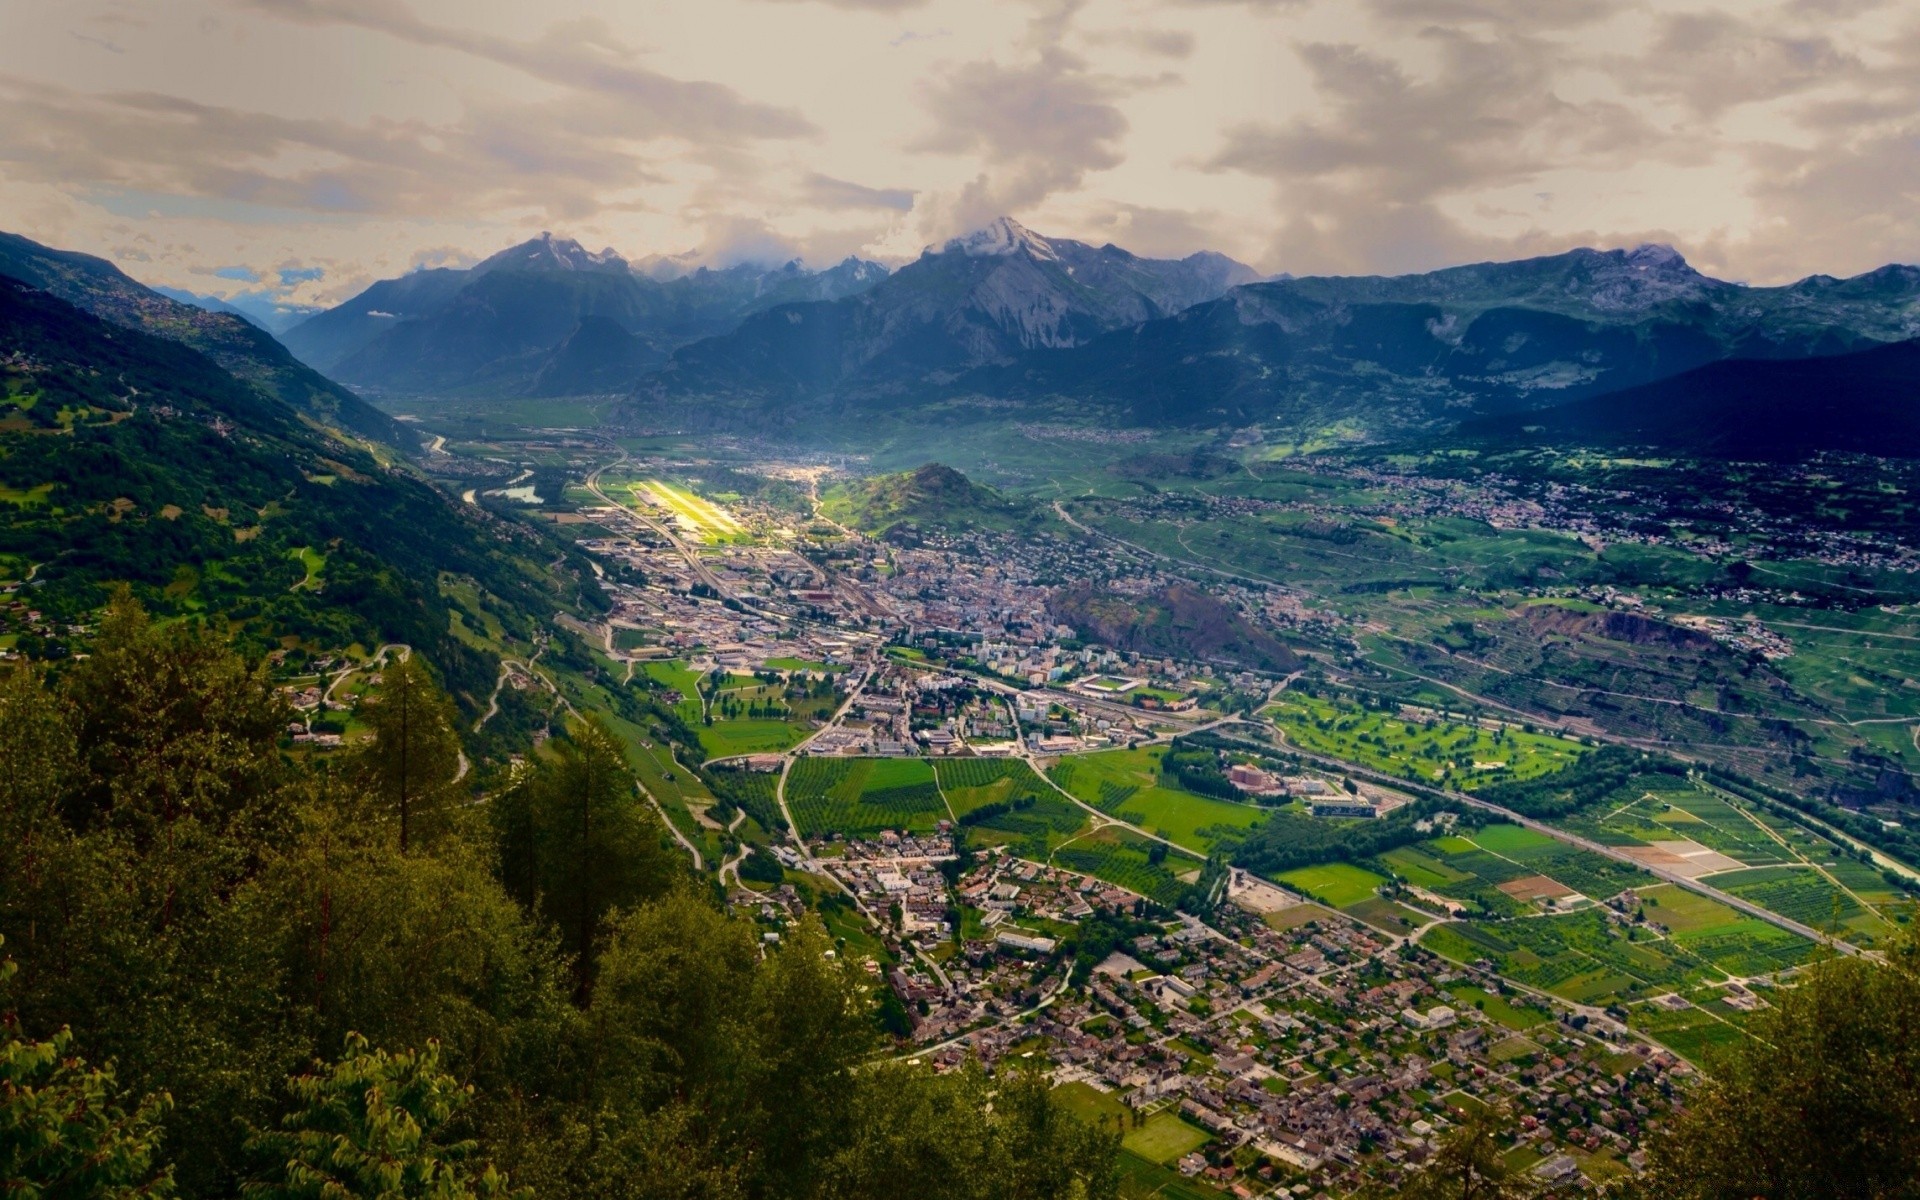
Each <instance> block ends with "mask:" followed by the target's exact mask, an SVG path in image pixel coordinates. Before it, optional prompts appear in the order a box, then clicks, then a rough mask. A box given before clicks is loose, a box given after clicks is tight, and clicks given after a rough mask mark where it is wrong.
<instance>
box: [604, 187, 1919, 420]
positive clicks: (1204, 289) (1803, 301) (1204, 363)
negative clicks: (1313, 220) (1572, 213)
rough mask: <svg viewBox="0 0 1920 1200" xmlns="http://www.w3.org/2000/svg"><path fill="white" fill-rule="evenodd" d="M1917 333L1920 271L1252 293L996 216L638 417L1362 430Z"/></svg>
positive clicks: (1626, 256)
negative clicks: (1776, 280)
mask: <svg viewBox="0 0 1920 1200" xmlns="http://www.w3.org/2000/svg"><path fill="white" fill-rule="evenodd" d="M1915 336H1920V268H1914V267H1907V266H1887V267H1883V268H1880V269H1879V270H1876V271H1872V272H1869V273H1867V274H1864V275H1860V276H1857V277H1854V278H1851V279H1844V280H1843V279H1834V278H1832V277H1828V276H1814V277H1812V278H1809V279H1804V280H1801V281H1799V282H1797V283H1794V284H1790V285H1786V286H1782V287H1747V286H1743V285H1739V284H1734V283H1727V282H1724V281H1721V280H1717V279H1712V278H1710V277H1708V276H1706V275H1703V274H1701V273H1700V272H1698V271H1696V270H1694V269H1693V268H1692V267H1691V266H1690V265H1689V264H1688V263H1687V262H1686V260H1685V259H1684V258H1682V257H1681V256H1680V255H1679V254H1678V253H1676V252H1675V251H1673V250H1672V249H1671V248H1669V247H1665V246H1656V245H1647V246H1640V247H1637V248H1635V249H1632V250H1586V249H1582V250H1574V251H1570V252H1567V253H1565V254H1558V255H1552V256H1547V257H1541V258H1534V259H1527V260H1522V261H1518V262H1504V263H1483V264H1476V265H1470V266H1462V267H1454V268H1449V269H1446V270H1440V271H1434V272H1429V273H1425V274H1419V275H1406V276H1395V277H1371V276H1362V277H1308V278H1279V279H1272V280H1259V279H1256V278H1254V277H1253V273H1252V272H1251V270H1250V269H1248V268H1244V267H1241V266H1239V265H1238V264H1235V263H1232V262H1231V260H1227V259H1223V258H1220V257H1219V256H1211V255H1196V256H1193V257H1191V258H1188V259H1183V260H1179V261H1178V262H1166V261H1156V260H1150V259H1140V258H1136V257H1134V256H1133V255H1130V254H1128V253H1127V252H1126V251H1123V250H1120V249H1118V248H1116V247H1111V246H1107V247H1101V248H1099V249H1097V250H1096V249H1093V248H1091V247H1087V246H1084V245H1082V244H1080V243H1076V242H1068V241H1060V240H1050V239H1046V238H1041V237H1038V236H1037V235H1034V234H1032V233H1030V232H1028V231H1026V230H1024V229H1022V228H1020V227H1019V226H1018V225H1016V224H1014V223H1013V222H1011V221H1002V222H999V223H997V224H996V225H995V226H993V227H991V228H989V229H988V230H985V231H982V232H981V233H980V234H976V235H974V236H973V237H971V238H968V239H962V240H958V241H955V242H951V243H948V244H947V245H946V246H945V247H943V248H942V249H940V250H938V251H934V250H929V251H928V252H927V253H926V254H923V255H922V257H921V258H920V259H919V260H918V261H916V262H914V263H912V264H910V265H908V266H906V267H903V268H901V269H900V270H899V271H898V272H896V273H895V274H894V275H893V276H892V277H890V278H889V279H888V280H886V281H885V283H883V284H881V285H878V286H875V287H873V288H871V289H869V290H867V291H865V292H862V293H860V294H858V295H855V296H851V297H847V298H843V299H841V300H838V301H831V302H824V303H812V304H797V305H786V306H781V307H776V308H772V309H769V310H767V311H766V312H763V313H761V314H759V315H757V316H755V317H752V318H750V319H748V320H747V321H746V322H745V323H744V324H742V325H741V327H740V328H739V329H738V330H736V331H734V332H733V333H730V334H726V335H723V336H720V337H715V338H710V339H707V340H705V341H700V342H695V343H693V344H691V345H688V346H686V347H683V348H682V349H680V350H678V351H676V352H675V353H674V354H673V356H672V359H671V361H670V362H669V363H668V364H667V365H666V366H665V367H664V368H663V369H661V370H660V371H658V372H656V373H654V374H652V375H650V376H648V377H647V378H646V379H645V380H643V381H642V382H641V384H640V386H639V387H638V389H637V390H636V393H635V396H634V399H633V401H632V403H631V405H630V406H629V409H628V413H629V416H630V418H631V419H632V420H634V421H635V422H636V423H641V424H656V425H699V424H709V425H711V424H723V423H727V422H751V423H754V424H771V425H773V426H776V427H778V426H788V427H791V426H796V425H802V424H807V423H815V424H817V423H818V422H820V421H821V420H822V419H834V418H842V419H845V418H851V419H853V420H861V419H865V418H867V417H870V416H873V415H879V414H888V415H899V414H903V413H917V414H919V415H920V416H921V417H922V418H924V419H937V420H941V421H967V420H972V419H979V418H989V417H994V416H1001V417H1004V416H1005V415H1006V414H1007V413H1008V412H1009V411H1013V412H1027V413H1036V414H1046V415H1049V416H1055V417H1064V418H1067V419H1084V418H1088V417H1091V418H1094V419H1097V420H1100V421H1102V422H1104V423H1109V424H1122V425H1134V426H1173V427H1196V426H1197V427H1223V426H1225V427H1237V426H1244V425H1248V424H1253V423H1267V424H1271V425H1275V426H1279V427H1281V428H1282V429H1291V430H1294V431H1299V432H1303V433H1306V432H1312V431H1318V430H1325V429H1334V430H1338V431H1340V432H1343V433H1345V434H1346V435H1348V436H1354V437H1366V436H1378V435H1382V434H1389V433H1399V432H1406V431H1411V430H1438V429H1442V428H1445V427H1446V426H1448V425H1450V424H1451V423H1453V422H1455V421H1457V420H1459V419H1461V418H1463V417H1465V418H1472V417H1477V416H1485V415H1490V414H1497V413H1501V412H1512V411H1529V410H1533V409H1540V408H1547V407H1553V406H1556V405H1560V404H1565V403H1568V402H1571V401H1574V400H1578V399H1581V398H1584V397H1588V396H1596V395H1600V394H1604V393H1608V392H1613V391H1618V390H1620V389H1623V388H1630V387H1635V386H1639V385H1642V384H1647V383H1651V382H1654V381H1657V380H1660V379H1665V378H1670V377H1674V376H1678V375H1681V374H1682V373H1684V372H1687V371H1690V370H1693V369H1695V368H1697V367H1701V366H1705V365H1707V364H1710V363H1715V362H1721V361H1726V360H1730V359H1747V358H1766V359H1795V358H1809V357H1825V356H1832V355H1835V354H1841V353H1845V352H1848V351H1853V350H1860V349H1866V348H1871V347H1873V346H1877V345H1882V344H1886V343H1889V342H1895V341H1900V340H1904V339H1907V338H1912V337H1915Z"/></svg>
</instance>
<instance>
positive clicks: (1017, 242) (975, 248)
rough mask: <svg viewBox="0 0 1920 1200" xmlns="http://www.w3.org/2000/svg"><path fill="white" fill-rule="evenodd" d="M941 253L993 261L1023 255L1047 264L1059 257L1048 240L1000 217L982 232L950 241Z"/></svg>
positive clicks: (977, 231)
mask: <svg viewBox="0 0 1920 1200" xmlns="http://www.w3.org/2000/svg"><path fill="white" fill-rule="evenodd" d="M942 252H943V253H946V254H965V255H967V256H969V257H972V258H996V257H1001V256H1005V255H1010V254H1019V253H1022V252H1024V253H1026V254H1029V255H1031V256H1033V257H1034V258H1038V259H1046V260H1049V261H1051V260H1056V259H1058V258H1059V257H1060V256H1059V254H1058V253H1056V252H1055V251H1054V248H1053V246H1052V244H1051V243H1049V242H1048V241H1047V239H1045V238H1043V237H1041V236H1040V235H1039V234H1037V233H1035V232H1033V231H1032V230H1031V229H1028V228H1027V227H1026V226H1024V225H1022V224H1020V222H1018V221H1016V220H1014V219H1013V218H1012V217H1001V218H999V219H998V220H996V221H994V222H993V223H992V224H991V225H988V226H987V227H986V228H984V229H976V230H974V231H973V232H972V233H969V234H966V235H964V236H962V237H957V238H953V239H951V240H950V241H948V242H947V244H946V246H945V247H944V248H943V251H942Z"/></svg>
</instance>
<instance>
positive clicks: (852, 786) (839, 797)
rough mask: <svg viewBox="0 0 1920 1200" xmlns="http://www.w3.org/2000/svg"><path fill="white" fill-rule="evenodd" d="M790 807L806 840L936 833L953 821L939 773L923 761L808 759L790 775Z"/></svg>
mask: <svg viewBox="0 0 1920 1200" xmlns="http://www.w3.org/2000/svg"><path fill="white" fill-rule="evenodd" d="M787 808H788V809H789V810H790V811H791V812H792V813H793V820H794V823H795V824H796V825H798V826H799V830H798V832H799V833H800V834H801V836H803V837H817V836H819V835H821V834H825V833H839V834H848V835H861V834H873V833H879V832H880V831H882V830H886V829H892V830H897V831H900V832H909V831H910V832H915V833H931V832H932V831H933V829H934V826H935V824H936V823H937V822H939V821H942V820H945V819H946V818H947V806H946V805H945V804H944V803H943V802H942V801H941V799H940V791H939V789H938V788H937V787H936V786H934V782H933V769H932V768H931V767H929V766H927V764H926V763H925V762H924V761H923V760H921V759H917V758H802V759H800V760H799V761H797V762H795V763H794V764H793V770H792V772H791V773H790V774H789V775H788V776H787Z"/></svg>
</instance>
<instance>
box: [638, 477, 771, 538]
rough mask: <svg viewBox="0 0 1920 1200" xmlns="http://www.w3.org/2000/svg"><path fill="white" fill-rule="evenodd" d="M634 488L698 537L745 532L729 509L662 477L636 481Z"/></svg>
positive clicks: (720, 536) (714, 536)
mask: <svg viewBox="0 0 1920 1200" xmlns="http://www.w3.org/2000/svg"><path fill="white" fill-rule="evenodd" d="M633 490H634V494H635V495H637V496H641V497H643V498H645V499H647V500H649V501H651V502H652V503H653V504H655V505H656V506H658V507H660V508H663V509H665V510H667V512H669V513H671V514H672V515H673V518H674V521H675V522H676V523H677V524H678V525H679V526H680V527H681V528H682V529H684V530H686V531H687V532H688V533H691V534H693V535H694V536H696V537H699V538H703V539H718V538H726V537H733V536H734V535H736V534H740V533H744V532H746V530H745V528H744V527H743V526H742V525H741V524H740V522H738V521H736V520H734V519H733V517H731V516H730V515H728V513H727V510H726V509H724V508H721V507H720V506H719V505H717V504H715V503H713V502H712V501H711V500H706V499H703V498H701V497H699V496H696V495H694V494H693V493H692V492H690V491H688V490H686V489H685V488H681V487H675V486H674V485H673V484H671V483H666V482H664V481H662V480H659V479H646V480H642V481H641V482H639V483H636V484H634V485H633Z"/></svg>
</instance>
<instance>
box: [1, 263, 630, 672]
mask: <svg viewBox="0 0 1920 1200" xmlns="http://www.w3.org/2000/svg"><path fill="white" fill-rule="evenodd" d="M135 286H138V285H135ZM125 298H126V299H128V300H129V301H132V300H137V299H138V297H137V296H135V295H133V294H131V293H129V294H128V295H127V296H126V297H125ZM167 303H173V302H172V301H168V302H167ZM151 311H163V310H158V309H152V310H151ZM194 311H196V312H197V311H198V310H194ZM203 315H206V314H203ZM228 319H230V318H228ZM248 328H251V326H249V327H248ZM0 348H4V355H0V567H4V568H5V571H4V573H5V574H6V575H8V576H10V577H12V578H14V579H16V580H19V579H22V578H24V580H25V581H26V582H24V583H21V584H17V585H16V586H19V587H23V588H24V589H26V593H25V594H26V595H28V596H30V597H31V600H32V605H33V607H35V608H36V609H39V610H43V611H45V612H46V613H48V614H51V615H52V616H53V617H54V618H55V619H56V620H58V621H60V622H62V623H71V622H81V621H84V620H85V619H86V615H87V614H88V613H89V612H91V611H92V610H93V609H94V608H96V607H97V606H98V605H99V604H100V603H101V602H102V601H103V599H104V598H105V589H106V588H107V587H108V586H109V585H113V584H122V583H124V584H126V585H129V586H130V587H131V588H132V589H133V590H134V593H135V595H136V596H138V597H139V598H140V599H141V600H142V601H143V602H145V603H146V604H147V605H148V607H149V608H150V609H151V610H153V611H155V612H156V613H158V614H160V615H163V616H174V615H186V614H193V615H197V616H220V617H224V618H226V619H227V620H229V621H231V622H233V624H234V626H235V627H236V631H244V634H245V635H250V636H254V637H256V638H258V639H261V640H262V641H263V642H265V641H266V639H272V640H274V641H277V640H278V639H280V638H282V637H285V636H288V635H292V636H295V637H299V638H302V639H311V640H313V641H314V642H317V643H319V644H323V645H347V644H350V643H353V642H359V643H361V644H363V645H368V646H374V645H380V644H383V643H387V642H399V643H404V644H407V645H410V646H413V647H415V648H416V649H419V650H420V651H422V652H423V653H425V654H427V655H428V656H429V657H430V659H431V661H432V662H433V663H434V664H435V666H436V667H437V668H438V669H439V670H440V671H442V672H443V674H444V676H445V678H446V679H447V681H448V683H449V685H450V687H451V689H452V690H453V691H454V692H456V693H457V694H459V695H460V697H461V699H462V701H463V702H464V703H465V704H467V705H468V706H469V707H475V706H477V705H478V704H480V703H482V702H484V697H485V696H486V694H487V690H488V689H489V688H490V687H491V685H492V683H493V681H494V678H495V671H496V665H495V664H494V663H493V662H492V661H491V660H490V659H489V658H488V657H487V656H486V655H484V654H482V653H479V652H477V651H476V650H474V649H473V648H471V647H469V646H468V645H466V644H464V643H462V642H461V641H460V639H458V638H457V637H455V636H453V634H452V632H451V630H452V629H455V628H457V627H458V622H457V621H455V620H454V619H453V612H452V610H451V608H450V602H449V600H448V599H447V597H446V596H445V595H444V594H443V592H442V588H441V581H442V579H443V578H446V577H449V576H452V577H459V578H463V579H467V580H472V581H473V582H474V584H475V585H476V586H477V587H479V588H481V589H484V591H485V592H487V593H489V594H491V595H492V596H493V597H495V598H496V599H497V600H498V601H499V604H498V606H497V608H498V612H499V613H501V614H508V615H507V619H510V620H511V619H519V618H517V617H515V616H513V614H526V613H535V612H538V613H542V614H545V613H548V612H550V611H551V610H552V608H553V607H554V604H555V603H556V600H559V601H560V602H563V603H564V602H571V599H572V596H573V594H574V591H575V590H576V589H588V590H591V589H592V585H591V584H590V583H589V582H587V578H586V573H585V569H584V567H581V566H579V564H577V563H576V564H574V566H573V568H572V569H567V570H555V569H553V568H554V567H556V566H558V565H559V564H561V563H562V562H564V561H565V560H566V552H565V551H563V550H562V549H561V548H560V547H559V546H558V545H557V544H555V543H553V542H552V541H551V540H550V539H549V538H547V537H545V536H544V535H542V534H541V533H540V532H539V531H538V530H537V529H536V528H533V527H531V526H528V525H526V524H524V523H519V522H509V521H507V520H504V519H502V518H498V517H495V516H493V515H491V514H489V513H487V512H485V511H483V510H481V509H479V508H477V507H473V506H467V505H461V504H459V503H457V502H456V501H454V500H453V498H452V497H450V496H448V495H446V494H445V493H444V492H442V491H440V490H439V489H437V488H435V487H434V486H433V485H431V484H430V483H428V482H426V481H425V480H424V479H421V478H419V477H418V476H417V475H415V474H414V473H413V471H412V470H411V469H410V468H408V467H406V466H405V465H404V464H393V463H390V462H386V461H383V460H382V459H383V456H384V457H386V458H395V457H397V456H395V455H393V454H392V452H391V449H390V448H388V447H376V448H373V449H369V448H368V447H367V446H365V445H364V444H363V443H362V442H361V440H360V439H359V438H358V437H348V436H343V435H341V434H338V433H336V432H335V431H334V430H332V429H330V428H328V427H326V426H323V425H321V424H319V423H318V422H316V421H315V420H313V418H312V417H311V415H310V414H309V413H308V412H306V411H303V410H301V409H299V408H297V407H295V406H293V405H290V404H288V403H285V402H283V401H282V400H280V399H279V398H277V397H275V396H273V395H270V394H266V393H265V392H263V391H262V389H261V388H260V387H259V386H258V385H256V384H255V383H254V382H251V381H250V380H248V379H245V378H242V377H240V376H238V375H236V374H235V373H234V372H233V371H231V370H229V369H227V368H225V367H224V366H223V364H222V363H221V362H220V361H219V360H218V359H217V358H216V357H215V356H214V355H213V354H211V353H202V352H201V351H200V350H198V349H196V348H194V347H192V346H191V345H188V344H186V343H185V341H184V340H183V339H176V338H170V337H163V336H156V335H153V334H148V333H145V332H143V331H141V330H139V329H137V328H132V327H129V326H127V325H123V324H120V323H118V322H113V321H109V320H106V319H103V318H102V317H100V316H96V315H94V314H93V313H91V312H88V311H86V310H84V309H82V308H80V307H77V306H75V305H72V304H69V303H68V302H67V301H65V300H64V299H62V298H61V297H59V296H56V295H54V294H53V293H52V292H51V291H48V290H43V289H41V288H38V287H34V286H32V285H30V284H28V283H26V282H23V281H21V280H20V279H19V278H18V276H13V277H0ZM474 619H476V620H477V619H478V618H477V617H474ZM267 644H271V643H267Z"/></svg>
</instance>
